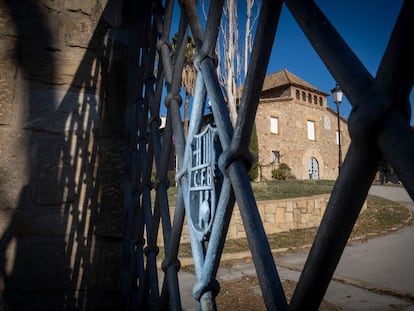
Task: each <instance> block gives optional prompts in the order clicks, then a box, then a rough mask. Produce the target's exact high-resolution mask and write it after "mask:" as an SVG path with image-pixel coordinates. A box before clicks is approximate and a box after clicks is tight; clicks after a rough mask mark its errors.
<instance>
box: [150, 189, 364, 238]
mask: <svg viewBox="0 0 414 311" xmlns="http://www.w3.org/2000/svg"><path fill="white" fill-rule="evenodd" d="M328 200H329V194H322V195H316V196H311V197H301V198H292V199H284V200H270V201H258V202H257V208H258V210H259V214H260V217H261V219H262V222H263V226H264V229H265V232H266V234H274V233H279V232H285V231H289V230H294V229H305V228H314V227H318V226H319V224H320V222H321V219H322V216H323V214H324V213H325V210H326V206H327V204H328ZM364 208H366V203H364V206H363V209H364ZM170 214H171V216H173V215H174V207H171V208H170ZM245 237H246V232H245V231H244V225H243V220H242V218H241V215H240V211H239V208H238V206H237V204H236V206H235V207H234V211H233V215H232V218H231V222H230V227H229V231H228V233H227V239H229V240H231V239H241V238H245ZM189 242H190V238H189V235H188V227H187V224H184V228H183V234H182V236H181V243H189ZM158 244H159V245H163V240H162V237H161V235H159V237H158Z"/></svg>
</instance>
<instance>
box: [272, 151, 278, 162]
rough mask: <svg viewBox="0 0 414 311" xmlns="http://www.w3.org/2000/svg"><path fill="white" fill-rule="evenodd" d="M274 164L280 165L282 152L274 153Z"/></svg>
mask: <svg viewBox="0 0 414 311" xmlns="http://www.w3.org/2000/svg"><path fill="white" fill-rule="evenodd" d="M272 163H280V151H274V150H273V151H272Z"/></svg>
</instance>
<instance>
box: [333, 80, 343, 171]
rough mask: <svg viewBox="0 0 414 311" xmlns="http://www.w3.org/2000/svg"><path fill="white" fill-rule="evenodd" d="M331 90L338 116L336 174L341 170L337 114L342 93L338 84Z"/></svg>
mask: <svg viewBox="0 0 414 311" xmlns="http://www.w3.org/2000/svg"><path fill="white" fill-rule="evenodd" d="M331 92H332V95H333V98H334V103H335V105H336V111H337V118H338V174H339V173H340V172H341V165H342V147H341V122H340V115H339V106H340V105H341V103H342V95H343V93H342V90H341V88H340V87H339V85H338V84H337V85H336V86H335V87H334V88H333V89H332V90H331Z"/></svg>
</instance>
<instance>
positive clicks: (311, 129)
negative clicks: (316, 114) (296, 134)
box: [308, 121, 315, 140]
mask: <svg viewBox="0 0 414 311" xmlns="http://www.w3.org/2000/svg"><path fill="white" fill-rule="evenodd" d="M308 139H309V140H315V122H314V121H308Z"/></svg>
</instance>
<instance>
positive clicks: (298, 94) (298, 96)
mask: <svg viewBox="0 0 414 311" xmlns="http://www.w3.org/2000/svg"><path fill="white" fill-rule="evenodd" d="M296 99H300V92H299V90H296Z"/></svg>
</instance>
